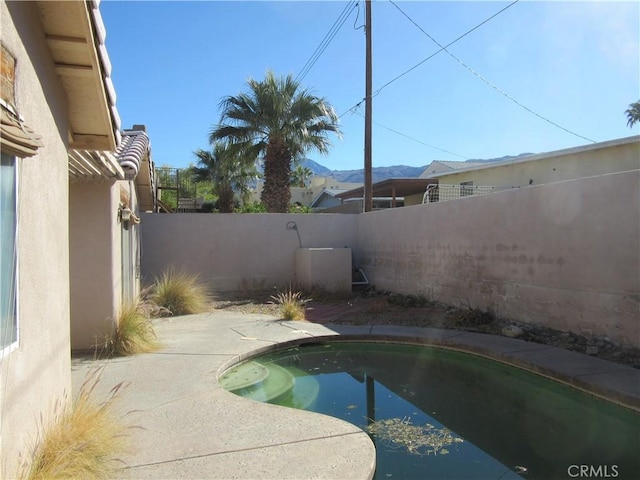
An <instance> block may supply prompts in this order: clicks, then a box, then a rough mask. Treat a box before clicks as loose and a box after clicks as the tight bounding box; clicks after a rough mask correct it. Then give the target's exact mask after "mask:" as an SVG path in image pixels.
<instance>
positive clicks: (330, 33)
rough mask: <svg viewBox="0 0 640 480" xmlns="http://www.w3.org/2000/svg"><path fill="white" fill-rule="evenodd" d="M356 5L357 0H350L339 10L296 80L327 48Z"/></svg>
mask: <svg viewBox="0 0 640 480" xmlns="http://www.w3.org/2000/svg"><path fill="white" fill-rule="evenodd" d="M357 6H358V2H356V1H355V0H351V1H349V2H348V3H347V4H346V5H345V7H344V9H343V10H342V12H340V15H339V16H338V18H337V19H336V21H335V22H333V25H332V26H331V28H330V29H329V31H328V32H327V34H326V35H325V36H324V38H323V39H322V41H321V42H320V45H318V47H317V48H316V49H315V50H314V52H313V53H312V54H311V57H309V60H307V63H305V64H304V66H303V67H302V70H300V73H298V76H297V77H296V78H295V81H296V82H300V81H302V79H303V78H304V77H305V76H306V75H307V74H308V73H309V71H310V70H311V69H312V68H313V66H314V65H315V64H316V62H317V61H318V59H319V58H320V56H321V55H322V54H323V53H324V51H325V50H326V49H327V47H328V46H329V44H330V43H331V41H332V40H333V39H334V37H335V36H336V35H337V34H338V32H339V31H340V29H341V28H342V25H344V22H346V21H347V18H349V16H350V15H351V12H353V10H354V9H355V8H356V7H357Z"/></svg>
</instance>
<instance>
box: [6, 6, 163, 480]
mask: <svg viewBox="0 0 640 480" xmlns="http://www.w3.org/2000/svg"><path fill="white" fill-rule="evenodd" d="M0 22H1V23H0V27H1V28H0V32H1V37H0V43H1V56H2V58H1V70H0V74H1V75H0V85H1V87H2V88H1V90H0V91H1V97H2V102H1V105H0V110H1V113H2V124H1V127H2V130H1V132H0V133H1V135H0V149H1V151H2V163H1V169H0V209H1V217H0V218H1V220H2V221H1V222H0V228H1V230H0V242H1V245H0V247H1V248H0V260H1V261H0V292H1V293H0V309H1V310H0V327H1V328H0V341H1V342H2V343H1V344H0V379H1V385H0V465H1V472H0V477H2V478H13V477H14V476H15V475H16V472H17V469H18V467H19V465H20V464H21V463H22V462H24V461H25V459H26V458H28V452H29V449H30V447H31V446H32V445H33V443H34V442H35V441H36V440H37V433H38V429H39V428H40V427H41V426H42V425H43V424H46V423H48V422H49V421H50V420H51V418H52V413H53V412H52V409H53V408H54V406H55V405H56V402H58V404H60V403H62V404H64V402H67V401H69V399H70V394H71V375H70V369H71V367H70V349H71V339H74V346H78V347H82V348H84V347H88V346H90V345H91V344H93V343H94V342H95V341H96V340H97V339H98V338H99V337H100V336H101V335H103V334H108V333H110V332H111V331H112V330H113V327H114V318H113V317H114V315H115V313H116V311H117V307H118V306H119V303H120V302H121V301H122V299H127V298H133V296H134V295H135V294H136V292H137V289H138V286H137V283H138V280H137V278H136V277H137V270H136V266H137V264H138V260H137V258H136V257H137V255H138V252H137V226H136V223H135V222H136V221H137V219H138V218H139V217H138V216H137V215H136V212H138V208H140V207H141V208H143V209H145V210H146V209H153V204H154V198H153V181H154V180H153V164H152V162H151V161H150V158H149V143H148V137H147V136H146V134H145V133H144V132H143V131H140V129H136V130H134V131H128V132H124V134H122V133H121V131H120V119H119V117H118V113H117V110H116V108H115V92H114V89H113V85H112V83H111V80H110V77H109V75H110V69H111V67H110V63H109V59H108V56H107V53H106V50H105V47H104V38H105V30H104V25H103V24H102V21H101V16H100V13H99V11H98V9H97V3H96V2H91V1H89V2H80V1H75V2H48V1H42V2H6V1H5V0H0ZM147 190H148V192H147ZM129 213H131V214H129ZM125 218H128V219H129V221H128V222H124V220H125Z"/></svg>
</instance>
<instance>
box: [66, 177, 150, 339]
mask: <svg viewBox="0 0 640 480" xmlns="http://www.w3.org/2000/svg"><path fill="white" fill-rule="evenodd" d="M122 192H126V193H125V195H127V196H128V198H129V203H130V208H132V209H133V210H134V211H136V205H137V200H136V192H135V188H134V187H133V185H132V182H128V181H107V180H103V181H91V182H89V181H84V182H72V183H71V185H70V192H69V215H70V217H69V231H70V240H69V241H70V275H71V278H70V291H71V348H72V349H73V350H86V349H93V348H94V347H96V346H101V345H102V344H103V341H104V340H105V337H107V336H109V335H111V334H112V333H113V330H114V328H115V326H116V324H115V319H116V316H117V314H118V310H119V308H120V306H121V304H122V302H123V299H124V298H127V297H129V298H131V299H134V298H136V297H137V295H138V293H139V291H140V282H139V279H138V278H137V267H138V265H139V260H138V258H136V257H137V256H138V252H139V250H140V248H139V245H138V234H137V229H138V228H139V227H138V226H137V225H133V224H130V226H129V228H130V229H132V234H131V240H132V244H131V245H130V251H131V255H130V256H127V255H125V253H124V252H123V249H122V247H123V243H122V240H123V235H125V234H126V231H125V230H124V229H123V225H122V223H121V222H120V220H119V217H118V209H119V206H120V202H121V195H122ZM127 259H129V261H127ZM123 261H124V263H125V265H124V268H123ZM124 275H130V276H131V281H130V282H126V281H125V279H124V278H123V277H124ZM125 288H126V289H128V295H127V294H125V291H124V290H125Z"/></svg>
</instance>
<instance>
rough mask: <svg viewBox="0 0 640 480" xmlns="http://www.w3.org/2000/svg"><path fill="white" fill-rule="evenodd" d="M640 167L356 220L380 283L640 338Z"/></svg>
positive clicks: (364, 253) (362, 250)
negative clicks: (625, 171) (639, 200)
mask: <svg viewBox="0 0 640 480" xmlns="http://www.w3.org/2000/svg"><path fill="white" fill-rule="evenodd" d="M639 181H640V173H639V172H638V171H634V172H628V173H621V174H610V175H604V176H600V177H592V178H585V179H580V180H573V181H568V182H562V183H556V184H549V185H542V186H534V187H526V188H521V189H518V190H510V191H504V192H500V193H495V194H492V195H485V196H478V197H467V198H462V199H459V200H453V201H449V202H441V203H435V204H429V205H418V206H413V207H405V208H400V209H394V210H386V211H379V212H372V213H367V214H363V215H360V216H359V217H358V239H359V241H358V247H357V248H358V251H359V254H358V256H359V257H360V265H361V266H362V267H364V270H365V272H366V273H367V276H368V277H369V279H370V281H371V282H372V283H373V284H374V285H376V287H378V288H382V289H388V290H392V291H396V292H400V293H405V294H416V293H419V294H423V295H425V296H427V297H428V298H430V299H433V300H438V301H442V302H444V303H447V304H452V305H457V306H466V305H467V302H468V303H469V304H470V305H471V306H472V307H475V308H481V309H491V310H493V311H494V312H495V313H496V314H498V315H499V316H503V317H506V318H512V319H515V320H520V321H523V322H534V323H541V324H546V325H549V326H551V327H554V328H557V329H560V330H565V331H566V330H572V331H574V332H577V333H581V334H585V335H591V334H594V335H607V336H609V337H611V338H613V339H616V340H618V341H620V342H623V343H626V344H633V345H636V346H639V345H640V338H639V335H638V330H639V327H640V320H639V311H640V276H639V275H638V265H640V258H639V256H640V240H639V236H640V211H639V202H638V199H639V197H640V187H639Z"/></svg>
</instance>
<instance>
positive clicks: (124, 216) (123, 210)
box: [120, 207, 133, 223]
mask: <svg viewBox="0 0 640 480" xmlns="http://www.w3.org/2000/svg"><path fill="white" fill-rule="evenodd" d="M132 214H133V212H132V211H131V209H130V208H129V207H120V221H121V222H122V223H127V222H129V221H130V220H131V215H132Z"/></svg>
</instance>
